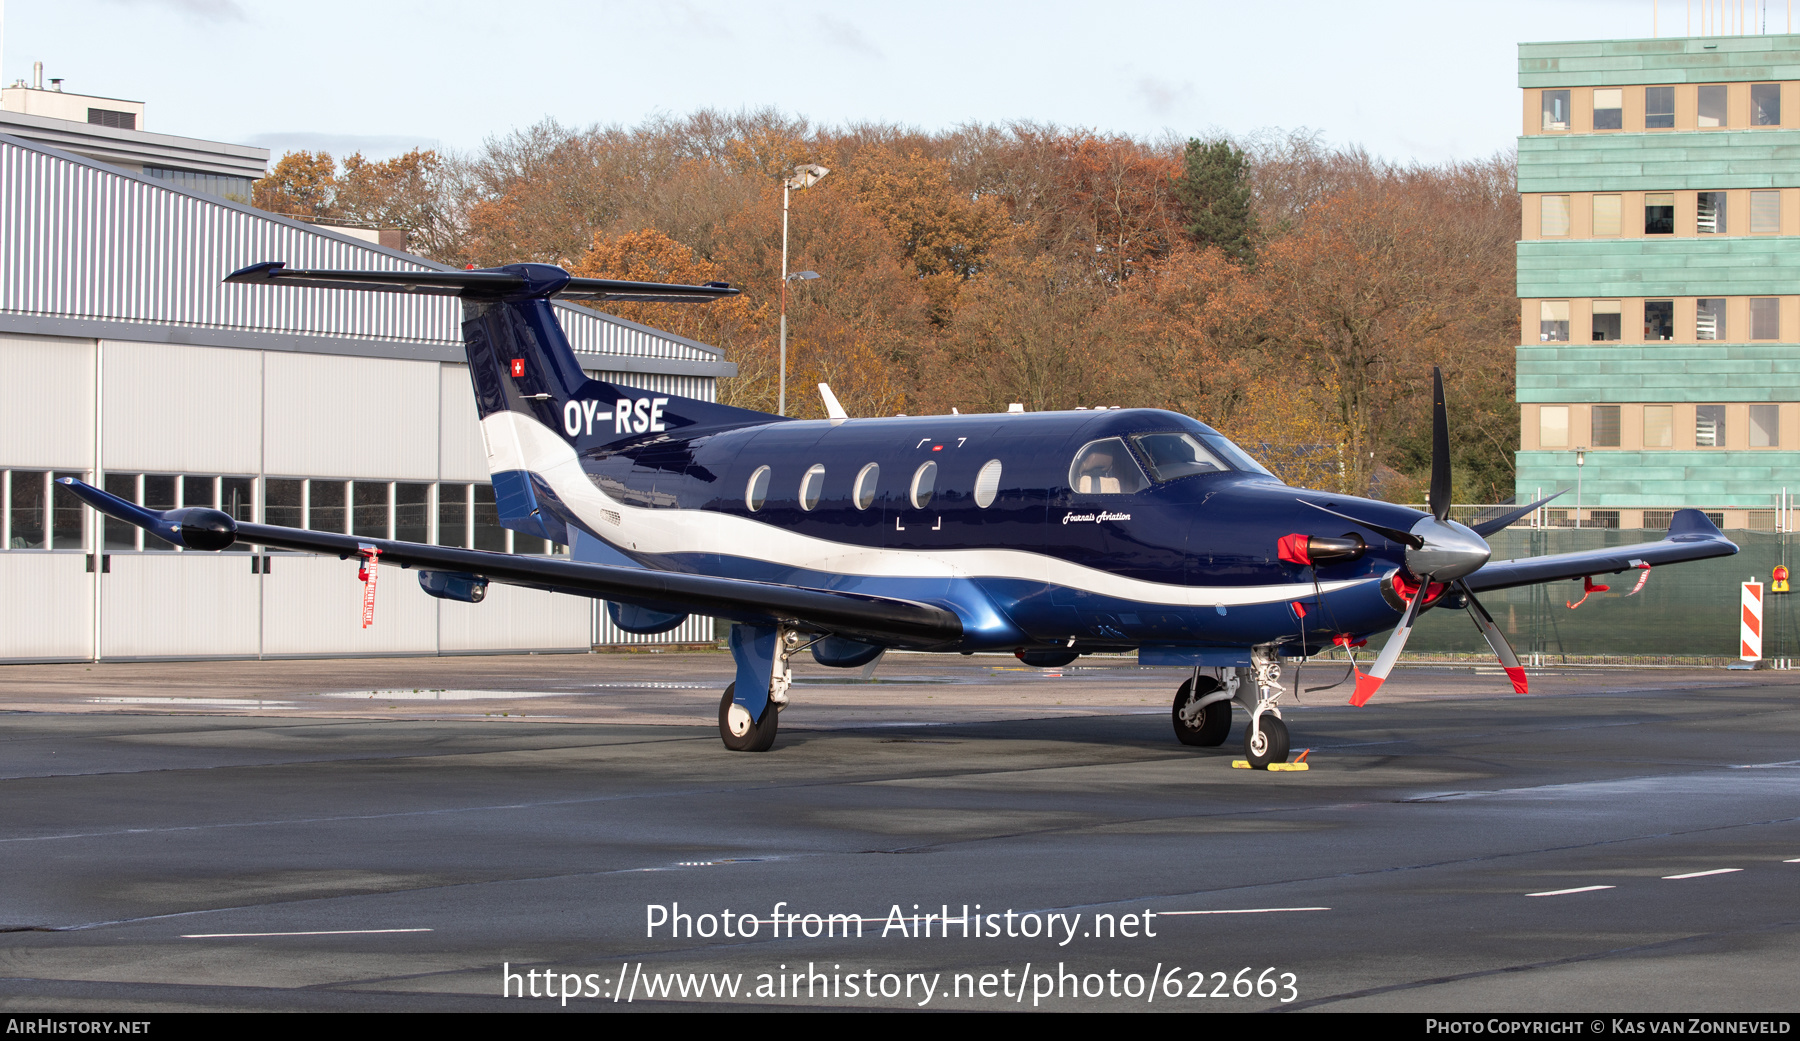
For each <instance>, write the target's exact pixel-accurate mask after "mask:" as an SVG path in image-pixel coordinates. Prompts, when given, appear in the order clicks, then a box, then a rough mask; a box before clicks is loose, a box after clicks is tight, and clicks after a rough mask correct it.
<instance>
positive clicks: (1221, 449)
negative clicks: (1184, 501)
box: [1200, 434, 1281, 481]
mask: <svg viewBox="0 0 1800 1041" xmlns="http://www.w3.org/2000/svg"><path fill="white" fill-rule="evenodd" d="M1200 440H1202V441H1205V442H1206V445H1207V447H1208V448H1211V449H1212V450H1213V452H1214V453H1215V454H1217V455H1218V457H1219V458H1221V459H1223V460H1225V462H1227V463H1229V464H1230V465H1231V468H1232V469H1233V470H1243V471H1245V472H1246V473H1253V474H1262V475H1263V476H1264V477H1275V475H1274V474H1272V473H1270V472H1269V470H1268V468H1267V467H1265V466H1263V464H1261V463H1259V462H1257V461H1256V460H1254V459H1252V458H1250V453H1249V452H1246V451H1244V450H1243V449H1241V448H1239V447H1238V446H1236V445H1234V444H1232V443H1231V440H1230V439H1229V438H1227V437H1225V436H1224V435H1221V434H1201V435H1200ZM1275 479H1276V480H1277V481H1279V480H1281V478H1279V477H1275Z"/></svg>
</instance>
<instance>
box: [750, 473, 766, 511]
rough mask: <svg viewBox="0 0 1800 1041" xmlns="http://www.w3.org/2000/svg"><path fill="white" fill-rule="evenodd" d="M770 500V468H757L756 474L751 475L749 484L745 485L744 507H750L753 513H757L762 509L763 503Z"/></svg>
mask: <svg viewBox="0 0 1800 1041" xmlns="http://www.w3.org/2000/svg"><path fill="white" fill-rule="evenodd" d="M768 500H769V468H768V467H766V466H759V467H757V468H756V472H755V473H753V474H751V475H750V480H749V483H747V484H745V485H744V505H746V506H748V507H750V512H751V513H755V512H756V511H757V510H760V509H762V508H763V503H765V502H767V501H768Z"/></svg>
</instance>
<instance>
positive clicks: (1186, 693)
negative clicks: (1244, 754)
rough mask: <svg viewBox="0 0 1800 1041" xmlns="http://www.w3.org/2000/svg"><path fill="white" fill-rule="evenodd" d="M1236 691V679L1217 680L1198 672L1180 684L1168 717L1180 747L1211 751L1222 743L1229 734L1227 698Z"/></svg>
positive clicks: (1227, 676)
mask: <svg viewBox="0 0 1800 1041" xmlns="http://www.w3.org/2000/svg"><path fill="white" fill-rule="evenodd" d="M1236 689H1237V676H1236V675H1235V674H1232V673H1226V678H1225V679H1224V680H1220V679H1219V678H1218V677H1216V676H1209V675H1207V674H1206V673H1204V672H1201V671H1200V670H1199V669H1195V670H1194V675H1193V676H1192V677H1190V678H1188V679H1185V680H1182V681H1181V689H1179V690H1177V691H1176V692H1175V707H1174V709H1173V710H1172V711H1171V713H1170V715H1171V718H1172V720H1173V722H1174V724H1175V739H1176V740H1178V741H1180V742H1181V743H1182V744H1184V745H1196V746H1199V747H1201V748H1214V747H1217V746H1219V745H1222V744H1224V743H1225V738H1226V735H1228V734H1230V733H1231V697H1232V694H1233V693H1235V692H1236Z"/></svg>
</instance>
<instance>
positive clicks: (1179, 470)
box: [1133, 432, 1228, 482]
mask: <svg viewBox="0 0 1800 1041" xmlns="http://www.w3.org/2000/svg"><path fill="white" fill-rule="evenodd" d="M1133 440H1135V441H1136V442H1137V443H1138V447H1139V448H1141V449H1143V450H1144V457H1145V458H1146V459H1148V460H1150V476H1151V477H1152V478H1154V479H1155V480H1157V481H1158V482H1162V481H1173V480H1174V479H1176V478H1177V477H1190V476H1192V475H1194V474H1210V473H1219V472H1220V471H1222V470H1226V469H1228V467H1227V466H1226V465H1225V464H1224V463H1221V462H1219V460H1218V459H1216V458H1214V456H1213V454H1212V453H1211V452H1209V451H1207V450H1206V447H1205V446H1204V445H1202V444H1201V443H1200V442H1199V441H1198V440H1197V439H1196V438H1195V437H1194V435H1192V434H1184V433H1179V432H1177V433H1168V434H1139V435H1138V436H1137V437H1136V438H1134V439H1133Z"/></svg>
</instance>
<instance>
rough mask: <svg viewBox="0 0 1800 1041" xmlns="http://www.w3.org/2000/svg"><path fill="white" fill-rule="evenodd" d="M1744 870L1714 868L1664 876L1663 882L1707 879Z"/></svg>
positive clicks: (1739, 868)
mask: <svg viewBox="0 0 1800 1041" xmlns="http://www.w3.org/2000/svg"><path fill="white" fill-rule="evenodd" d="M1742 870H1744V869H1743V868H1741V867H1721V868H1713V869H1712V870H1711V871H1690V872H1688V873H1687V874H1685V875H1664V876H1663V881H1665V882H1668V881H1672V880H1674V879H1678V878H1705V877H1706V876H1708V875H1729V874H1731V873H1732V872H1733V871H1742Z"/></svg>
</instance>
